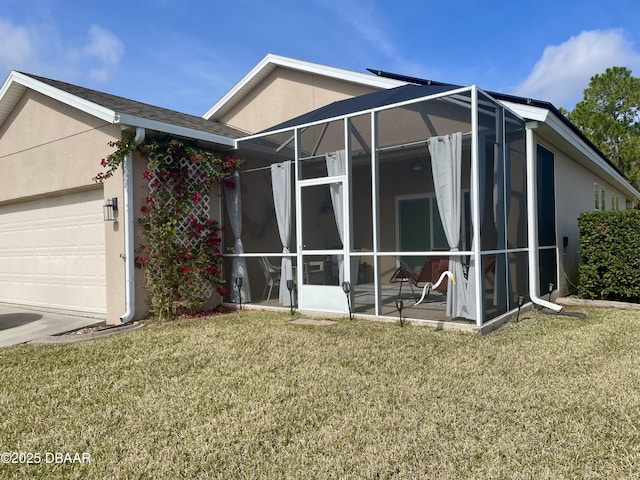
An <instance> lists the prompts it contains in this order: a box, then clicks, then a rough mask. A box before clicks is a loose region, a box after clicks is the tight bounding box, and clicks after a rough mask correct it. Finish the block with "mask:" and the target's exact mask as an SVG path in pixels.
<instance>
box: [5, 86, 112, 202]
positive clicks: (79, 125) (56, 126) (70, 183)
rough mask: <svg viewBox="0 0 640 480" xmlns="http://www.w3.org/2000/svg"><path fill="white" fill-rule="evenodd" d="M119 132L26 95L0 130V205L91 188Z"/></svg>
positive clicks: (54, 103)
mask: <svg viewBox="0 0 640 480" xmlns="http://www.w3.org/2000/svg"><path fill="white" fill-rule="evenodd" d="M119 134H120V129H119V127H118V126H116V125H111V124H107V123H105V122H104V121H103V120H99V119H97V118H95V117H93V116H91V115H88V114H86V113H84V112H81V111H78V110H76V109H74V108H72V107H69V106H67V105H64V104H62V103H60V102H58V101H56V100H54V99H51V98H49V97H46V96H44V95H42V94H40V93H37V92H34V91H32V90H27V91H26V92H25V94H24V95H23V97H22V98H21V99H20V101H19V102H18V104H17V105H16V107H15V108H14V110H13V112H12V113H11V115H10V116H9V118H7V120H6V121H5V122H4V124H3V125H2V127H0V169H1V170H2V175H1V176H0V202H5V201H9V200H15V199H19V198H25V197H32V196H37V195H46V194H49V193H53V192H60V191H65V190H74V189H78V188H85V187H90V186H91V185H92V184H93V181H92V178H93V177H94V176H95V174H96V173H97V172H98V170H99V168H100V164H99V162H100V159H101V157H102V156H104V155H106V154H108V153H109V152H111V151H112V150H113V149H112V148H110V147H109V146H108V145H107V143H108V142H109V141H110V140H112V139H114V138H115V139H117V138H119V137H118V136H119Z"/></svg>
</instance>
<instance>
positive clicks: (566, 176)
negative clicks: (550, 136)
mask: <svg viewBox="0 0 640 480" xmlns="http://www.w3.org/2000/svg"><path fill="white" fill-rule="evenodd" d="M536 141H537V143H539V144H540V145H542V146H543V147H545V148H546V149H548V150H550V151H551V152H553V153H554V156H555V158H554V160H555V191H556V242H557V243H556V245H557V246H558V273H559V279H558V281H559V290H560V292H559V293H560V294H567V293H569V292H572V291H574V290H575V289H574V288H573V287H572V286H571V285H570V283H569V282H568V281H567V279H566V278H565V266H566V274H567V276H568V277H569V279H570V280H571V282H573V283H574V284H577V282H578V265H579V262H580V256H579V253H578V249H579V230H578V217H579V216H580V214H581V213H582V212H586V211H593V210H595V205H594V189H593V184H594V183H598V184H599V185H602V186H604V188H605V195H606V210H610V209H611V194H612V193H615V194H617V195H618V196H619V197H620V206H619V207H620V209H621V210H624V209H626V199H625V196H624V195H623V194H622V192H620V191H619V190H617V189H615V188H614V187H613V186H612V185H611V184H610V183H608V182H606V181H604V180H603V179H602V178H601V177H599V176H597V175H596V174H595V173H593V172H592V171H590V170H588V169H587V168H585V167H583V166H582V165H580V164H578V163H577V162H575V161H573V160H572V159H571V158H570V157H569V156H568V155H567V154H566V153H565V152H563V151H561V150H558V148H556V147H554V146H553V145H551V144H550V143H549V142H546V141H545V140H543V139H541V138H539V137H538V138H536ZM565 236H566V237H568V239H569V244H568V246H567V252H566V256H565V255H564V252H563V247H562V245H563V244H562V239H563V237H565Z"/></svg>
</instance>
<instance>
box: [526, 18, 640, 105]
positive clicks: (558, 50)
mask: <svg viewBox="0 0 640 480" xmlns="http://www.w3.org/2000/svg"><path fill="white" fill-rule="evenodd" d="M613 66H623V67H627V68H629V69H630V70H632V71H633V70H636V71H637V70H638V69H640V53H639V52H637V51H636V50H635V49H634V46H633V43H632V42H631V41H630V40H629V39H628V38H627V37H626V36H625V33H624V31H623V30H619V29H616V30H591V31H585V32H582V33H580V34H579V35H577V36H574V37H571V38H569V40H567V41H566V42H564V43H561V44H560V45H550V46H548V47H546V48H545V50H544V52H543V54H542V57H541V58H540V60H538V62H537V63H536V65H535V66H534V67H533V71H532V72H531V74H530V75H529V77H528V78H527V79H526V80H525V81H524V82H522V83H521V84H520V85H519V86H517V87H516V89H515V92H514V93H515V94H516V95H520V96H525V97H531V98H536V99H539V100H547V101H550V102H551V103H553V104H554V105H556V106H562V107H565V108H568V109H571V108H573V106H574V105H575V104H576V103H577V102H578V101H580V100H581V99H582V95H583V91H584V89H585V88H586V87H587V86H588V85H589V80H590V78H591V77H592V76H593V75H595V74H597V73H602V72H604V71H605V70H606V69H607V68H609V67H613Z"/></svg>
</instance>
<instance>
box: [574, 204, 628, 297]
mask: <svg viewBox="0 0 640 480" xmlns="http://www.w3.org/2000/svg"><path fill="white" fill-rule="evenodd" d="M578 227H579V229H580V255H581V257H582V259H581V262H580V267H579V273H580V285H579V287H578V294H579V295H580V296H581V297H582V298H599V299H609V300H623V301H631V302H638V301H640V211H639V210H627V211H608V212H584V213H582V214H581V215H580V217H579V219H578Z"/></svg>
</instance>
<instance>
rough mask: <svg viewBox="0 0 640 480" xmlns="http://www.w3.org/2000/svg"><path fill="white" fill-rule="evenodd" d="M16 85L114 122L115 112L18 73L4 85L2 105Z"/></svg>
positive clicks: (0, 95) (12, 75)
mask: <svg viewBox="0 0 640 480" xmlns="http://www.w3.org/2000/svg"><path fill="white" fill-rule="evenodd" d="M15 85H20V86H22V87H23V88H25V89H26V88H29V89H31V90H34V91H36V92H38V93H41V94H43V95H46V96H48V97H50V98H53V99H55V100H58V101H60V102H62V103H64V104H66V105H69V106H71V107H73V108H76V109H78V110H81V111H83V112H86V113H88V114H89V115H92V116H94V117H96V118H99V119H101V120H104V121H105V122H109V123H113V122H114V117H115V112H114V111H113V110H110V109H108V108H105V107H103V106H101V105H98V104H96V103H93V102H90V101H88V100H85V99H83V98H80V97H77V96H75V95H72V94H70V93H67V92H65V91H63V90H60V89H58V88H55V87H52V86H51V85H47V84H46V83H43V82H41V81H39V80H36V79H35V78H32V77H30V76H28V75H24V74H23V73H20V72H16V71H12V72H11V73H10V74H9V77H8V78H7V80H6V81H5V83H4V84H3V86H2V89H1V90H0V103H2V102H3V100H4V98H5V96H7V94H8V92H9V91H10V89H11V88H12V87H13V86H15ZM17 100H18V99H15V101H13V104H12V105H8V107H9V110H10V109H13V107H14V106H15V104H16V103H17ZM7 115H8V114H4V115H3V116H2V117H1V118H0V124H2V123H3V122H4V120H5V119H6V117H7Z"/></svg>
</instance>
